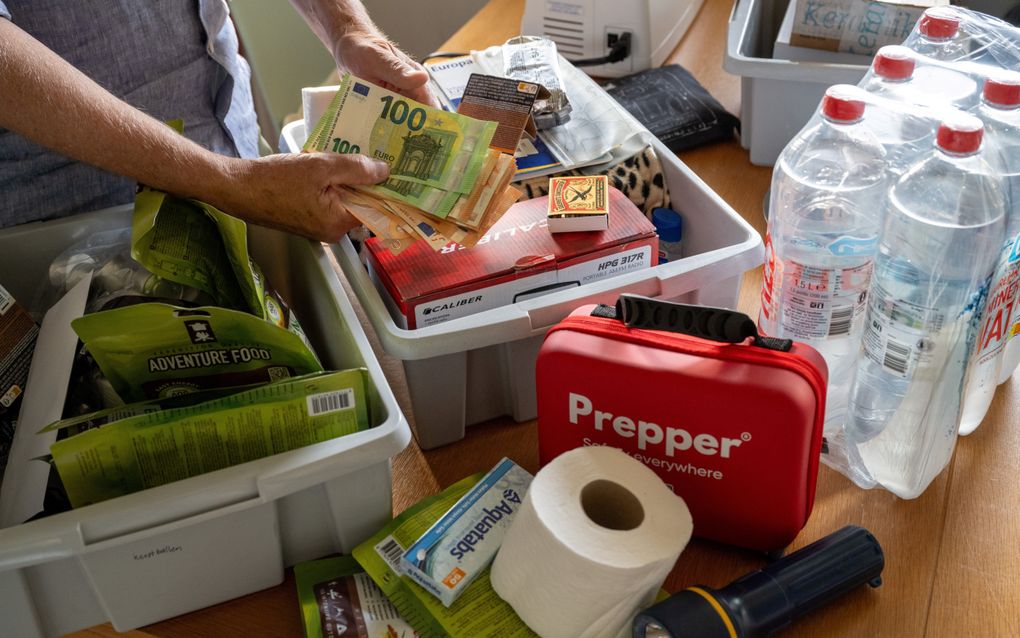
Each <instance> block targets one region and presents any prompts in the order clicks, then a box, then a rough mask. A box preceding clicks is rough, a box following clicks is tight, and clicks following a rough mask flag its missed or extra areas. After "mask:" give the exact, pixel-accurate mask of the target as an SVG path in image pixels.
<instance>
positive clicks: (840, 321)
mask: <svg viewBox="0 0 1020 638" xmlns="http://www.w3.org/2000/svg"><path fill="white" fill-rule="evenodd" d="M862 97H866V96H865V95H864V94H863V92H861V91H860V90H859V89H857V88H856V87H850V86H845V85H837V86H833V87H830V88H829V90H828V91H826V93H825V97H824V98H823V99H822V105H821V117H820V118H818V121H817V123H816V124H815V125H814V126H811V127H809V128H805V129H804V130H803V131H801V133H800V134H799V135H798V136H797V137H796V138H794V139H793V140H792V141H791V142H790V143H789V144H788V145H787V147H786V149H784V151H783V153H782V155H780V157H779V160H778V162H777V163H776V167H775V171H774V172H773V176H772V190H771V195H770V198H771V199H770V210H771V211H772V212H771V214H770V215H769V223H768V233H767V235H766V240H765V243H766V248H765V250H766V264H765V272H764V278H763V286H762V293H761V297H762V308H761V314H760V315H759V318H758V324H759V327H760V328H761V330H762V332H764V333H765V334H767V335H771V336H776V337H782V338H790V339H796V340H798V341H802V342H805V343H808V344H810V345H812V346H814V347H815V348H816V349H817V350H818V351H819V352H820V353H821V354H822V356H823V357H825V362H826V364H827V365H828V368H829V387H828V399H827V402H826V429H827V430H833V429H839V428H841V427H842V425H843V423H844V421H845V418H846V406H847V401H848V398H849V390H850V384H851V383H852V381H853V379H852V375H853V371H854V360H855V358H856V356H857V352H858V350H859V347H860V335H861V329H862V327H863V323H862V320H863V318H864V310H865V307H866V295H867V290H868V283H869V282H870V280H871V271H872V266H873V262H874V259H875V251H876V250H877V246H878V231H879V229H880V227H881V211H882V202H883V200H884V197H885V192H886V187H887V183H888V182H887V178H886V173H885V161H884V155H885V151H884V150H883V149H882V146H881V145H880V144H879V143H878V141H877V140H876V139H875V137H874V135H872V134H871V132H870V131H869V130H868V129H867V128H865V127H864V125H863V124H862V118H863V117H864V109H865V104H864V102H863V101H862V99H861V98H862Z"/></svg>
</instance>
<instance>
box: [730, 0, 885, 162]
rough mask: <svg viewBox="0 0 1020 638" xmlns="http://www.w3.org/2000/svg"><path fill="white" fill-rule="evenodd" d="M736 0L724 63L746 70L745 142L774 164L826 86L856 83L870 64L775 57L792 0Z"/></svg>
mask: <svg viewBox="0 0 1020 638" xmlns="http://www.w3.org/2000/svg"><path fill="white" fill-rule="evenodd" d="M795 1H796V0H736V2H735V4H734V5H733V12H732V13H731V14H730V23H729V31H728V33H727V42H726V56H725V58H724V60H723V68H724V69H726V70H727V71H728V72H730V73H732V74H734V75H739V76H741V80H740V143H741V145H742V146H743V147H744V148H746V149H749V150H750V152H751V163H752V164H757V165H759V166H771V165H772V164H774V163H775V162H776V159H778V158H779V153H780V152H782V150H783V147H785V146H786V143H787V142H789V141H790V140H791V139H792V138H793V136H794V135H796V134H797V133H798V132H799V131H800V129H802V128H803V127H804V125H805V124H806V123H807V121H808V120H809V119H811V116H812V115H813V114H814V112H815V109H817V108H818V103H819V102H820V101H821V99H822V95H824V94H825V89H827V88H828V87H830V86H832V85H833V84H857V83H858V82H859V81H860V79H861V78H862V77H864V73H865V72H866V71H867V70H868V68H867V66H864V65H855V64H832V63H825V62H791V61H789V60H776V59H773V58H772V47H773V45H774V44H775V41H776V35H777V34H778V33H779V26H780V24H781V23H782V21H783V15H784V14H785V13H786V7H787V6H788V3H789V2H795Z"/></svg>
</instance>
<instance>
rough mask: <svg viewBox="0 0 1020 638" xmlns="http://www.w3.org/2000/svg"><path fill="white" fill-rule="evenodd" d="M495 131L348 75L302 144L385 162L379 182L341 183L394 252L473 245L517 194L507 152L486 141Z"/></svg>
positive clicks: (357, 212)
mask: <svg viewBox="0 0 1020 638" xmlns="http://www.w3.org/2000/svg"><path fill="white" fill-rule="evenodd" d="M495 130H496V123H495V122H485V121H482V120H476V119H473V118H470V117H466V116H464V115H458V114H457V113H449V112H446V111H443V110H441V109H436V108H432V107H429V106H426V105H425V104H421V103H419V102H415V101H414V100H409V99H407V98H405V97H403V96H401V95H399V94H397V93H394V92H392V91H387V90H386V89H383V88H381V87H378V86H376V85H374V84H371V83H370V82H365V81H364V80H360V79H358V78H356V77H354V76H352V75H350V74H346V75H344V77H343V79H342V80H341V82H340V89H339V91H337V94H336V97H334V98H333V101H332V102H331V103H330V105H329V107H328V108H327V109H326V112H325V113H324V114H323V116H322V119H320V120H319V122H318V124H316V126H315V128H314V129H312V132H311V133H310V134H309V136H308V141H307V142H306V143H305V146H304V150H306V151H323V152H334V153H362V154H364V155H367V156H368V157H371V158H375V159H379V160H382V161H384V162H386V163H387V164H389V166H390V177H389V179H387V180H386V181H385V182H383V183H381V184H373V185H369V186H351V187H345V188H346V189H347V190H348V191H349V192H348V193H347V194H346V195H347V196H346V200H345V204H346V206H347V208H348V209H349V210H350V212H351V214H353V215H354V216H355V217H357V218H358V219H359V220H360V221H361V222H362V223H363V224H365V226H367V227H368V229H369V230H371V231H372V232H373V233H375V234H376V236H378V237H379V238H380V239H382V240H383V241H384V242H385V243H386V245H387V246H388V247H389V249H390V250H391V251H392V252H394V253H396V252H399V251H401V250H403V249H404V248H406V247H407V246H409V245H411V243H413V242H414V241H417V240H419V239H424V240H425V241H427V242H429V245H430V246H432V247H433V248H434V249H435V250H439V249H441V248H442V247H444V246H446V245H448V244H449V243H450V242H451V241H452V242H457V243H458V244H461V245H462V246H472V245H474V244H475V243H476V242H477V241H478V240H479V239H480V238H481V237H482V236H483V235H484V234H485V232H486V231H488V229H489V228H490V227H492V225H493V224H495V223H496V221H497V220H498V219H499V218H500V217H501V216H502V215H503V213H505V212H506V211H507V209H508V208H510V206H511V205H512V204H513V203H514V202H515V201H517V198H518V197H520V191H518V190H516V189H515V188H512V187H511V186H510V185H509V184H510V180H511V178H513V176H514V172H515V169H516V167H515V164H514V159H513V157H512V156H511V155H506V154H504V153H500V152H499V151H496V150H493V149H491V148H489V142H490V141H491V140H492V135H493V133H494V132H495Z"/></svg>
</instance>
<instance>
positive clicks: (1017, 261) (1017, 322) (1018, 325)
mask: <svg viewBox="0 0 1020 638" xmlns="http://www.w3.org/2000/svg"><path fill="white" fill-rule="evenodd" d="M1006 263H1007V264H1009V267H1011V268H1015V269H1017V271H1018V272H1020V234H1018V235H1017V236H1016V237H1014V238H1013V243H1012V245H1011V246H1010V247H1009V256H1008V257H1006ZM1018 297H1020V292H1017V293H1015V294H1014V296H1013V302H1014V303H1013V313H1012V316H1009V315H1006V319H1005V321H1006V329H1005V334H1004V335H1003V337H1002V340H1003V342H1007V341H1009V340H1010V339H1012V338H1013V337H1015V336H1017V335H1018V334H1020V303H1016V302H1017V301H1020V299H1018ZM982 343H983V342H982Z"/></svg>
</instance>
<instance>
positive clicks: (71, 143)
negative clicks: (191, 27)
mask: <svg viewBox="0 0 1020 638" xmlns="http://www.w3.org/2000/svg"><path fill="white" fill-rule="evenodd" d="M0 126H2V127H4V128H7V129H10V130H12V131H14V132H16V133H18V134H20V135H22V136H24V137H27V138H29V139H31V140H33V141H35V142H37V143H39V144H42V145H43V146H46V147H48V148H51V149H53V150H55V151H57V152H59V153H62V154H64V155H67V156H68V157H72V158H74V159H76V160H79V161H82V162H86V163H88V164H92V165H94V166H98V167H100V168H103V169H105V170H108V171H111V172H114V173H119V174H121V175H125V176H127V177H131V178H134V179H136V180H138V181H139V182H142V183H145V184H148V185H150V186H153V187H155V188H159V189H163V190H168V191H171V192H174V193H177V194H179V195H183V196H187V197H196V198H201V199H204V200H206V201H211V202H215V201H216V200H217V199H219V196H221V195H222V194H223V189H224V188H225V182H226V180H227V179H228V177H229V173H230V172H231V171H232V170H235V169H236V168H238V166H237V165H236V164H235V163H232V162H231V160H230V159H229V158H225V157H222V156H220V155H217V154H215V153H212V152H211V151H208V150H206V149H204V148H202V147H201V146H199V145H198V144H195V143H193V142H191V141H190V140H188V139H186V138H184V137H183V136H181V135H178V134H177V133H176V132H175V131H173V130H172V129H170V128H168V127H167V126H166V125H164V124H163V123H161V122H159V121H157V120H155V119H153V118H152V117H149V116H148V115H146V114H144V113H142V112H141V111H139V110H137V109H135V108H133V107H131V106H130V105H129V104H126V103H125V102H123V101H121V100H119V99H118V98H116V97H114V96H113V95H111V94H110V93H109V92H107V91H106V90H105V89H103V88H102V87H100V86H99V85H98V84H96V83H95V82H93V81H92V80H91V79H89V78H88V77H87V76H85V75H84V74H82V73H81V72H80V71H78V70H77V69H75V68H74V67H73V66H71V65H70V64H68V63H67V62H66V61H64V60H63V59H62V58H60V57H59V56H58V55H56V54H55V53H53V52H52V51H50V50H49V49H47V48H46V47H45V46H44V45H43V44H41V43H40V42H38V41H37V40H35V39H34V38H32V37H31V36H30V35H28V34H27V33H25V32H24V31H22V30H21V29H20V28H18V27H17V26H16V25H14V24H12V23H11V22H9V21H7V20H4V19H0Z"/></svg>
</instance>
